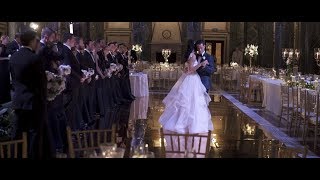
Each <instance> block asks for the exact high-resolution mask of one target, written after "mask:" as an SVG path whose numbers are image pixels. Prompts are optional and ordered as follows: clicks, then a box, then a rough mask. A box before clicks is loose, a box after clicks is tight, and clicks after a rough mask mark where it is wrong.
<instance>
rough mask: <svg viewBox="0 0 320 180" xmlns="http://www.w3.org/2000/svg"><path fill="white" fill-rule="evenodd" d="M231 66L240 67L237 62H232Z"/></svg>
mask: <svg viewBox="0 0 320 180" xmlns="http://www.w3.org/2000/svg"><path fill="white" fill-rule="evenodd" d="M230 66H231V67H239V64H238V63H236V62H231V63H230Z"/></svg>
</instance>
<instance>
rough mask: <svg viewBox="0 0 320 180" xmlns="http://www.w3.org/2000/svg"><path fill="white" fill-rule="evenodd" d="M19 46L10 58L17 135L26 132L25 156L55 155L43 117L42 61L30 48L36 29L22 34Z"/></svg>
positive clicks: (33, 45) (43, 77)
mask: <svg viewBox="0 0 320 180" xmlns="http://www.w3.org/2000/svg"><path fill="white" fill-rule="evenodd" d="M21 44H22V48H21V49H20V50H19V51H18V52H16V53H14V54H13V55H12V56H11V58H10V66H11V70H12V72H11V73H12V81H13V86H14V96H13V102H12V103H13V109H14V110H15V114H16V138H21V135H22V132H27V133H28V157H30V158H51V157H54V155H55V154H54V151H53V149H52V146H51V145H52V144H51V143H52V142H51V138H50V135H51V134H50V133H49V127H48V122H47V117H46V75H45V72H44V68H43V67H44V65H43V62H42V61H41V60H40V58H39V56H37V55H36V54H35V53H34V52H33V51H34V50H35V49H36V45H37V38H36V32H34V31H31V30H28V31H26V32H24V33H22V35H21Z"/></svg>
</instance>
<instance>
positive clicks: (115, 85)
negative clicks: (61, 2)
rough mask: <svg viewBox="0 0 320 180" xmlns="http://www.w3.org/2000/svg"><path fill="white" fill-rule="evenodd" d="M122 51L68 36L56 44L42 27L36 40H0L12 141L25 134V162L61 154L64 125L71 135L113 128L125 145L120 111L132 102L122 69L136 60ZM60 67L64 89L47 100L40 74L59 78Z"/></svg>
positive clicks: (120, 46)
mask: <svg viewBox="0 0 320 180" xmlns="http://www.w3.org/2000/svg"><path fill="white" fill-rule="evenodd" d="M1 40H2V38H1ZM128 47H129V45H128V44H125V43H117V42H109V43H106V42H105V40H103V39H98V40H91V39H83V38H82V37H76V36H75V35H73V34H70V33H64V34H63V36H62V39H61V40H60V38H59V36H58V35H57V33H56V32H55V31H53V30H52V29H50V28H48V27H45V28H43V29H42V31H41V39H39V38H38V37H37V33H36V32H34V31H32V30H27V31H25V32H22V33H21V34H17V35H16V37H15V39H14V40H13V41H12V42H10V43H7V44H6V40H2V44H1V49H2V51H1V55H2V53H3V52H5V53H4V55H3V56H5V57H10V59H9V64H10V73H11V76H12V86H13V87H12V89H13V92H14V93H13V98H12V103H13V109H14V110H15V115H16V137H15V138H19V137H21V134H22V132H28V142H29V143H28V147H29V148H28V155H29V157H30V158H46V157H49V158H50V157H55V155H56V153H61V152H62V153H66V151H67V146H68V144H67V137H66V127H67V126H69V127H70V128H71V129H72V130H83V129H111V127H112V125H113V124H116V125H117V127H118V128H117V133H118V136H120V137H121V138H120V142H119V144H123V143H125V139H126V136H127V126H128V119H129V113H124V112H125V111H127V110H128V109H130V104H131V102H132V101H134V100H135V97H134V96H133V95H132V93H131V89H130V80H129V67H128V66H129V62H130V61H131V62H134V61H136V60H137V57H136V55H135V52H134V51H132V50H131V48H128ZM60 65H68V66H70V67H71V73H70V74H69V75H67V76H66V87H65V90H64V91H63V92H62V93H61V94H59V95H57V96H56V97H55V98H54V99H53V100H52V99H51V100H48V99H47V95H48V92H47V91H48V90H47V88H48V87H47V86H48V79H47V76H46V71H47V72H52V73H54V74H59V66H60ZM113 68H115V70H113V71H112V70H110V69H113ZM87 72H91V74H89V75H88V73H87ZM8 97H10V95H8ZM7 100H8V99H7Z"/></svg>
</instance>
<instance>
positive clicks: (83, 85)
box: [74, 37, 92, 129]
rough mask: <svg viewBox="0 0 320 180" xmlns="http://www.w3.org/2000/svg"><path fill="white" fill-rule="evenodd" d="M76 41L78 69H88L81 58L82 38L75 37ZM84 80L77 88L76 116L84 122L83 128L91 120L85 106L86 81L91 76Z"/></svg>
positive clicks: (87, 81)
mask: <svg viewBox="0 0 320 180" xmlns="http://www.w3.org/2000/svg"><path fill="white" fill-rule="evenodd" d="M75 39H76V42H75V50H74V53H75V56H76V58H77V60H78V61H79V63H80V69H81V70H88V67H87V64H85V63H84V60H83V58H84V57H83V53H84V43H83V39H82V38H81V37H76V38H75ZM85 78H86V79H85V81H84V82H83V83H81V85H80V88H79V97H78V98H79V99H78V101H79V108H80V112H81V114H79V115H80V116H79V117H78V118H79V119H82V120H83V122H84V124H83V125H84V126H83V127H82V128H83V129H87V128H88V123H89V122H91V121H92V120H91V117H90V114H89V107H88V106H87V103H86V99H87V98H88V96H89V87H88V83H90V81H91V77H85Z"/></svg>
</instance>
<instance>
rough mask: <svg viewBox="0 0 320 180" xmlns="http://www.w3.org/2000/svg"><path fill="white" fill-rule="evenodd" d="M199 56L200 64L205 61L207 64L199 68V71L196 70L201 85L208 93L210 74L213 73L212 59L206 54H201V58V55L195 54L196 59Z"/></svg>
mask: <svg viewBox="0 0 320 180" xmlns="http://www.w3.org/2000/svg"><path fill="white" fill-rule="evenodd" d="M200 56H201V57H202V59H201V62H203V61H205V60H207V61H208V63H209V64H208V65H206V66H205V67H200V68H199V69H197V72H198V74H199V76H200V78H201V82H202V84H203V85H204V86H205V87H206V89H207V91H209V90H210V89H211V87H212V85H211V78H210V77H211V74H212V73H214V71H215V64H214V58H213V57H212V56H211V55H209V54H208V53H206V52H205V53H204V54H203V56H202V55H201V54H197V59H198V58H199V57H200Z"/></svg>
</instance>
